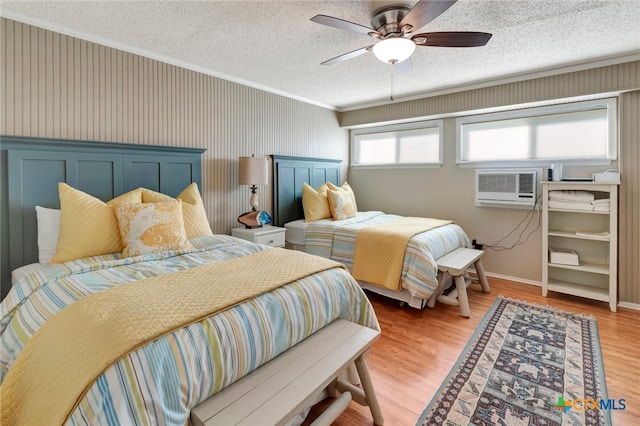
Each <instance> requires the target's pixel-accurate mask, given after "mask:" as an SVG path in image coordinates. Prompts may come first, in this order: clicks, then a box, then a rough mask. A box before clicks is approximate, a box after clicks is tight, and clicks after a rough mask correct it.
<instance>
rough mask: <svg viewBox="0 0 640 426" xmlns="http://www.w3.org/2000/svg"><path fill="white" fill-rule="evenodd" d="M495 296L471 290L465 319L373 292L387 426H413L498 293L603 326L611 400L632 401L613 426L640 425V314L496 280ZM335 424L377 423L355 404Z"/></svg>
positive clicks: (372, 359)
mask: <svg viewBox="0 0 640 426" xmlns="http://www.w3.org/2000/svg"><path fill="white" fill-rule="evenodd" d="M489 283H490V285H491V293H489V294H484V293H481V292H479V291H476V290H475V284H474V285H472V286H471V287H470V288H469V303H470V306H471V311H472V317H471V318H463V317H461V316H460V315H459V313H460V311H459V309H458V307H455V306H447V305H443V304H437V305H436V307H435V308H434V309H429V308H425V309H423V310H421V311H418V310H415V309H412V308H409V307H400V306H398V303H397V302H395V301H391V300H389V299H386V298H384V297H381V296H378V295H373V294H369V298H370V300H371V302H372V304H373V306H374V308H375V310H376V313H377V315H378V320H379V322H380V326H381V328H382V337H381V338H380V340H378V341H377V342H376V343H375V344H374V346H373V348H372V351H371V355H370V356H369V357H368V359H367V363H368V365H369V370H370V373H371V376H372V379H373V383H374V386H375V387H376V393H377V395H378V399H379V401H380V405H381V406H382V412H383V414H384V418H385V425H387V426H404V425H408V426H409V425H410V426H413V425H415V424H416V422H417V420H418V418H419V417H420V415H421V414H422V411H423V410H424V408H425V407H426V406H427V404H428V403H429V401H430V400H431V398H432V397H433V395H434V394H435V392H436V391H437V389H438V388H439V386H440V384H441V383H442V381H443V380H444V379H445V377H446V376H447V374H448V373H449V370H450V369H451V368H452V367H453V365H454V363H455V362H456V360H457V359H458V356H459V355H460V353H461V352H462V350H463V348H464V346H465V344H466V343H467V340H468V339H469V338H470V337H471V335H472V334H473V332H474V330H475V329H476V327H477V326H478V325H479V323H480V320H481V319H482V317H483V315H484V314H485V313H486V312H487V310H488V309H489V307H490V306H491V305H492V304H493V302H494V300H495V298H496V297H497V296H498V295H502V296H504V297H510V298H513V299H518V300H523V301H527V302H530V303H537V304H541V305H549V306H552V307H554V308H558V309H562V310H564V311H567V312H572V313H576V314H580V313H582V314H589V315H593V316H594V317H595V318H596V319H597V321H598V330H599V335H600V344H601V347H602V355H603V362H604V369H605V377H606V381H607V392H608V394H609V395H608V396H609V398H611V399H614V400H616V401H617V400H619V399H624V400H625V404H626V409H625V410H620V411H612V413H611V418H612V422H613V425H621V426H622V425H624V426H626V425H638V424H640V311H635V310H630V309H624V308H618V312H617V313H613V312H610V311H609V309H608V304H607V303H604V302H596V301H590V300H587V299H582V298H578V297H573V296H566V295H561V294H558V293H550V296H549V297H547V298H544V297H542V296H541V289H540V287H537V286H532V285H526V284H521V283H516V282H512V281H506V280H501V279H496V278H491V277H490V278H489ZM325 405H326V403H325V402H323V403H320V404H318V405H317V406H316V407H314V408H313V409H312V411H311V414H310V415H309V417H308V419H307V420H306V421H305V424H308V423H310V421H311V420H312V419H314V418H315V417H317V415H318V413H319V412H321V410H322V408H323V407H324V406H325ZM333 424H334V425H335V426H355V425H372V424H373V420H372V419H371V414H370V413H369V411H368V408H366V407H362V406H360V405H358V404H356V403H354V402H352V403H351V405H350V407H349V408H348V409H347V411H345V412H344V413H343V414H342V415H341V416H340V418H338V420H336V421H335V422H334V423H333Z"/></svg>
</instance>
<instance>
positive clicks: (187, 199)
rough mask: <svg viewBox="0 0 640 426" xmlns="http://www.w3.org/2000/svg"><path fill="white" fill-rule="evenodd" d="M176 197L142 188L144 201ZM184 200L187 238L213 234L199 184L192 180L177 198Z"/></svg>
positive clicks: (157, 200) (158, 200) (183, 213)
mask: <svg viewBox="0 0 640 426" xmlns="http://www.w3.org/2000/svg"><path fill="white" fill-rule="evenodd" d="M173 199H174V198H172V197H170V196H168V195H166V194H161V193H159V192H155V191H152V190H150V189H146V188H143V189H142V202H143V203H158V202H161V201H171V200H173ZM175 199H176V200H182V215H183V218H184V229H185V231H186V232H187V238H188V239H191V238H195V237H201V236H203V235H213V232H211V226H209V219H207V212H206V211H205V209H204V203H203V202H202V198H201V197H200V191H198V185H197V184H196V183H195V182H192V183H191V184H190V185H189V186H187V187H186V188H185V189H184V191H182V192H181V193H180V194H178V196H177V197H176V198H175Z"/></svg>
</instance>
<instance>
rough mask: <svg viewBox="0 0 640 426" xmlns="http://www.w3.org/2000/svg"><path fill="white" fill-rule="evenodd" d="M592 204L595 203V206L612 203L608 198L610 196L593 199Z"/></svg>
mask: <svg viewBox="0 0 640 426" xmlns="http://www.w3.org/2000/svg"><path fill="white" fill-rule="evenodd" d="M591 204H593V205H594V206H597V205H609V204H611V200H610V199H608V198H600V199H599V200H593V201H592V202H591Z"/></svg>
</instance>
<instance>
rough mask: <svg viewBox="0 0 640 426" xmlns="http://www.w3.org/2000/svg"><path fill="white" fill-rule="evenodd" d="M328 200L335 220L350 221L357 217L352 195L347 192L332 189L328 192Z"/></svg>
mask: <svg viewBox="0 0 640 426" xmlns="http://www.w3.org/2000/svg"><path fill="white" fill-rule="evenodd" d="M327 199H328V200H329V208H330V209H331V216H333V220H344V219H349V218H350V217H354V216H355V215H356V211H355V209H354V208H353V203H352V201H351V195H349V193H348V192H347V191H340V190H339V191H334V190H333V189H330V190H328V191H327Z"/></svg>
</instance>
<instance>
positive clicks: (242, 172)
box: [238, 155, 269, 211]
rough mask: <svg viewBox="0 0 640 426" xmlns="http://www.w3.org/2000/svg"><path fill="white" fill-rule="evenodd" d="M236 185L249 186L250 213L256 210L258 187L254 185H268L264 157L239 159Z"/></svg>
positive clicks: (267, 172)
mask: <svg viewBox="0 0 640 426" xmlns="http://www.w3.org/2000/svg"><path fill="white" fill-rule="evenodd" d="M238 183H239V184H240V185H251V199H250V200H249V204H250V205H251V211H257V210H258V193H257V190H258V187H257V186H256V185H267V184H268V183H269V167H268V160H267V158H264V157H255V156H253V155H252V156H251V157H240V165H239V168H238Z"/></svg>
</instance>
